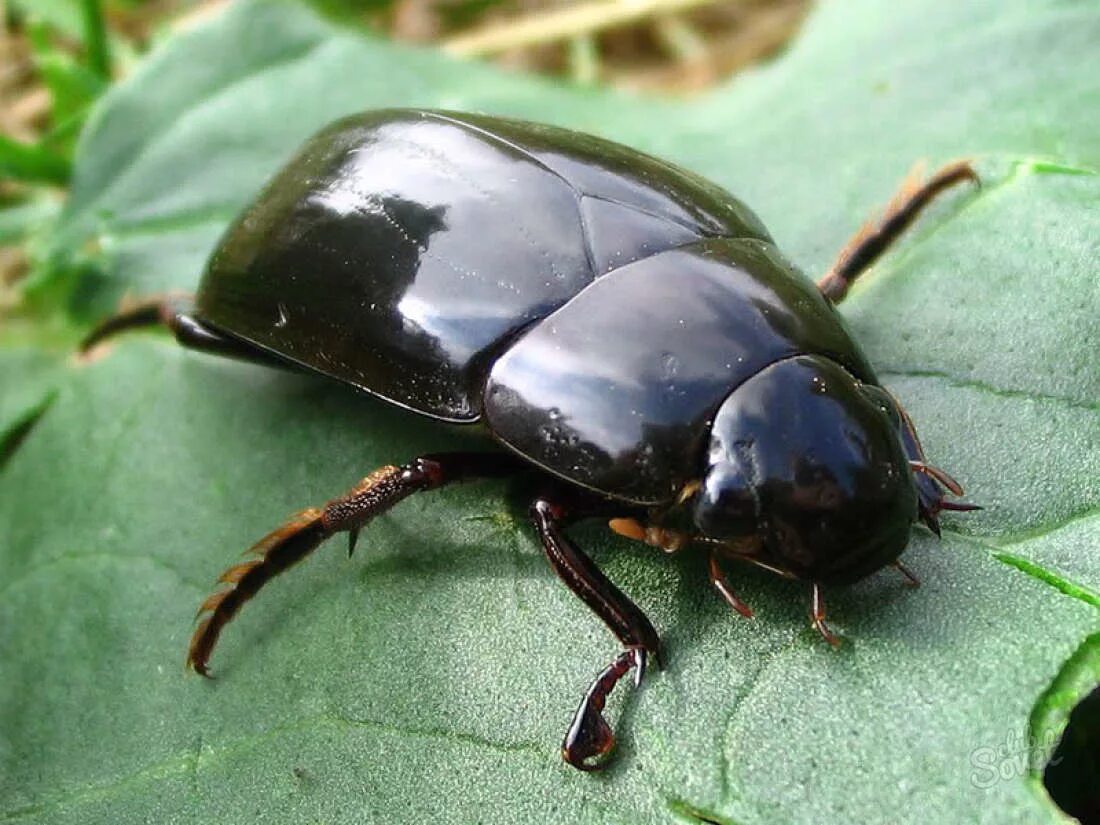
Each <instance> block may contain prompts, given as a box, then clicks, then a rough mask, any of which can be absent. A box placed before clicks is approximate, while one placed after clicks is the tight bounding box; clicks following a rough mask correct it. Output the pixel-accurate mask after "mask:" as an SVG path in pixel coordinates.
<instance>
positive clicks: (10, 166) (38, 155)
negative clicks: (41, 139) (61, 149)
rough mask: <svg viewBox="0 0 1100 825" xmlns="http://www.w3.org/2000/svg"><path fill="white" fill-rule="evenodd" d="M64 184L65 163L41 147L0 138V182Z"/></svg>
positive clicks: (61, 156) (49, 150)
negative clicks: (5, 180)
mask: <svg viewBox="0 0 1100 825" xmlns="http://www.w3.org/2000/svg"><path fill="white" fill-rule="evenodd" d="M5 178H9V179H12V180H17V181H23V182H26V183H65V182H66V181H67V180H68V179H69V161H68V159H67V158H66V157H65V156H64V155H60V154H58V153H57V152H56V151H55V150H53V149H51V148H50V147H49V146H47V145H45V144H43V143H23V142H22V141H18V140H13V139H11V138H10V137H8V136H7V135H0V180H3V179H5Z"/></svg>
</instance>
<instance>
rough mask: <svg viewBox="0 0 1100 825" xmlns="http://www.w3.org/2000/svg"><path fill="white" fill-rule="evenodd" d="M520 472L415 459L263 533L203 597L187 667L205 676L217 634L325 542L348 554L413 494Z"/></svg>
mask: <svg viewBox="0 0 1100 825" xmlns="http://www.w3.org/2000/svg"><path fill="white" fill-rule="evenodd" d="M520 468H521V466H520V464H519V462H518V461H517V460H516V459H514V458H512V457H511V456H509V455H505V454H503V453H441V454H438V455H426V456H421V457H419V458H417V459H415V460H414V461H412V462H410V463H409V464H406V465H405V466H403V467H396V466H393V465H390V466H386V467H382V468H380V469H378V470H375V471H374V472H373V473H371V474H370V475H369V476H367V477H366V478H364V479H363V480H362V481H360V482H359V483H358V484H357V485H355V487H353V488H352V489H351V490H349V491H348V492H347V493H345V494H344V495H342V496H340V497H338V498H334V499H333V500H332V501H330V502H328V503H327V504H326V505H325V506H324V507H319V508H318V507H314V508H310V509H308V510H303V511H302V512H301V513H299V514H297V515H296V516H294V517H293V518H291V519H290V520H289V521H288V522H287V523H286V524H284V525H282V526H281V527H279V528H278V529H276V530H273V531H272V532H270V533H268V534H267V535H266V536H264V537H263V538H262V539H260V541H259V542H257V543H256V544H255V545H253V547H252V548H251V549H250V550H249V552H250V553H253V554H255V555H257V556H259V559H258V560H254V561H246V562H241V563H240V564H236V565H234V566H233V567H230V568H229V569H228V570H226V571H225V572H224V573H222V575H221V577H220V578H219V579H218V581H219V582H224V583H226V584H228V585H230V587H229V588H228V589H226V590H221V591H218V592H217V593H214V594H212V595H210V596H209V597H207V599H206V601H204V602H203V603H202V604H201V605H200V606H199V615H200V616H201V615H202V614H203V613H206V612H209V614H210V615H208V616H207V617H206V618H204V619H203V620H202V621H201V622H200V623H199V625H198V627H197V628H196V629H195V633H194V635H193V636H192V637H191V644H190V646H189V647H188V650H187V665H188V666H189V667H191V668H193V669H194V670H195V671H196V672H197V673H200V674H202V675H203V676H209V675H210V674H209V672H208V668H207V662H208V661H209V659H210V655H211V654H212V653H213V652H214V647H215V645H216V644H217V643H218V637H219V636H220V635H221V632H222V629H223V628H224V627H225V626H226V625H227V624H228V623H229V622H230V621H231V620H232V619H233V617H234V616H236V615H237V612H238V611H239V610H240V609H241V607H243V606H244V603H245V602H247V601H248V600H249V599H251V598H252V597H253V596H255V595H256V593H257V592H259V590H260V588H262V587H263V586H264V585H265V584H267V583H268V582H269V581H271V579H273V578H275V576H277V575H279V574H280V573H282V572H283V571H284V570H286V569H287V568H289V567H291V566H292V565H294V564H297V563H298V562H299V561H301V560H302V559H304V558H305V557H306V556H308V555H309V554H310V553H312V552H313V551H314V550H315V549H317V547H318V546H320V544H321V543H322V542H323V541H324V540H325V539H327V538H329V537H331V536H333V535H335V534H336V533H342V532H346V533H348V536H349V542H348V544H349V554H350V549H351V548H354V544H355V538H356V536H357V535H358V533H359V530H361V529H362V528H363V527H364V526H366V524H367V523H368V522H370V520H371V519H373V518H374V517H375V516H378V515H380V514H382V513H384V512H386V511H387V510H389V509H390V508H392V507H393V506H394V505H395V504H397V503H398V502H400V501H402V500H404V499H405V498H408V497H409V496H410V495H412V494H413V493H418V492H422V491H425V490H434V489H437V488H439V487H442V486H443V485H445V484H449V483H451V482H455V481H462V480H464V479H469V478H492V477H501V476H508V475H512V474H514V473H516V472H517V471H518V470H519V469H520Z"/></svg>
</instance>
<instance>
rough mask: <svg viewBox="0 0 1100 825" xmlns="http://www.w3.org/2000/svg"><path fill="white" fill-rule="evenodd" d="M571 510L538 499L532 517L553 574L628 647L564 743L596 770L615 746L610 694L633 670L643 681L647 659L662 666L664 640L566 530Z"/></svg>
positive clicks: (565, 752) (576, 761)
mask: <svg viewBox="0 0 1100 825" xmlns="http://www.w3.org/2000/svg"><path fill="white" fill-rule="evenodd" d="M570 515H573V516H577V515H580V514H578V513H572V514H571V513H570V512H569V511H568V509H567V508H566V507H565V506H564V505H563V504H561V503H559V502H557V501H551V500H549V499H547V498H538V499H536V500H535V502H534V504H533V505H532V506H531V518H532V520H533V521H534V523H535V528H536V530H538V534H539V538H540V539H541V540H542V546H543V549H544V550H545V551H546V557H547V559H549V561H550V564H551V566H552V567H553V568H554V572H555V573H557V574H558V576H559V577H560V578H561V580H562V581H563V582H565V584H566V586H567V587H568V588H569V589H570V590H572V591H573V592H574V593H575V594H576V595H577V596H579V597H580V598H581V600H582V601H584V603H585V604H587V605H588V607H589V608H591V610H592V612H594V613H595V614H596V615H597V616H599V617H600V618H601V619H602V620H603V622H604V624H606V625H607V626H608V628H610V630H611V632H612V633H614V634H615V635H616V636H617V637H618V639H619V641H620V642H622V643H623V646H624V647H625V648H626V650H625V651H623V652H622V653H621V654H619V656H618V657H617V658H616V659H615V660H614V661H613V662H612V663H611V664H610V665H608V667H607V668H605V669H604V670H603V671H602V672H601V673H600V674H599V676H597V677H596V679H595V681H593V682H592V685H591V687H590V688H589V689H588V692H587V693H586V694H585V696H584V698H583V699H582V700H581V703H580V706H579V707H578V708H577V712H576V714H575V715H574V717H573V723H572V724H571V725H570V726H569V730H568V732H567V733H566V735H565V740H564V741H563V742H562V749H561V752H562V758H563V759H564V760H565V761H566V762H568V763H569V764H570V765H572V766H573V767H575V768H580V769H581V770H586V771H587V770H595V769H598V768H600V767H602V766H603V757H605V756H606V755H607V754H608V753H610V751H611V749H612V748H613V747H614V745H615V735H614V733H613V732H612V730H611V726H610V725H608V723H607V720H606V719H604V718H603V708H604V704H605V702H606V701H607V697H608V695H609V694H610V693H611V691H612V689H614V687H615V685H616V684H618V682H619V680H620V679H622V677H623V676H625V675H626V674H627V673H628V672H629V671H630V670H631V668H634V669H635V679H634V681H635V684H636V685H637V684H638V683H640V682H641V678H642V675H643V674H644V672H645V666H646V661H647V657H648V656H650V655H652V656H653V657H654V658H655V659H656V661H657V664H658V666H660V649H659V645H660V640H659V638H658V636H657V631H656V630H654V629H653V625H652V624H651V623H650V621H649V619H648V618H646V615H645V614H644V613H643V612H642V611H641V609H639V608H638V606H637V605H635V604H634V602H632V601H631V600H630V599H629V598H628V597H627V596H626V595H625V594H624V593H623V592H622V591H621V590H619V588H617V587H616V586H615V585H614V584H613V583H612V582H611V580H610V579H608V578H607V576H605V575H604V574H603V573H602V572H601V571H600V569H599V568H598V567H597V566H596V565H595V563H594V562H593V561H592V560H591V559H590V558H588V556H587V555H585V553H584V552H583V551H582V550H581V549H580V548H579V547H577V546H576V545H575V544H574V543H573V542H572V541H570V540H569V538H568V536H566V535H565V533H564V532H563V531H562V523H563V522H564V521H565V520H566V519H567V518H568V517H569V516H570Z"/></svg>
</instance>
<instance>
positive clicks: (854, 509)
mask: <svg viewBox="0 0 1100 825" xmlns="http://www.w3.org/2000/svg"><path fill="white" fill-rule="evenodd" d="M899 420H900V419H899V414H898V411H897V409H896V407H895V406H894V403H893V401H892V399H891V398H890V396H889V395H887V394H886V393H885V392H883V391H882V390H880V389H879V388H878V387H874V386H871V385H865V384H863V383H861V382H860V381H858V380H857V379H856V378H855V377H853V376H852V375H851V373H849V372H848V371H847V370H845V369H844V368H843V367H841V366H840V365H839V364H837V363H836V362H834V361H832V360H830V359H828V358H825V357H822V356H817V355H803V356H797V357H793V358H788V359H786V360H783V361H779V362H777V363H775V364H772V365H771V366H769V367H767V368H765V369H763V370H761V371H760V372H759V373H757V374H756V375H755V376H753V377H752V378H750V379H749V380H748V381H746V382H745V383H744V384H742V385H741V386H740V387H738V388H737V389H736V390H734V391H733V392H732V393H731V394H730V395H729V396H728V397H727V398H726V400H725V401H724V402H723V403H722V406H721V407H720V408H719V410H718V414H717V415H716V417H715V419H714V424H713V426H712V428H711V442H710V451H709V456H708V462H707V470H706V474H705V476H704V478H703V483H702V488H701V490H700V491H699V493H698V495H697V497H696V502H695V511H694V518H695V523H696V526H697V527H698V528H699V529H700V530H701V531H702V532H703V533H704V534H705V535H706V536H707V537H708V538H711V539H715V540H718V541H721V542H723V543H728V544H729V546H730V547H731V548H732V549H733V551H734V552H735V553H738V554H741V555H744V556H746V557H748V558H750V559H751V560H754V561H756V562H758V563H761V564H763V565H765V566H768V567H772V568H775V569H778V570H780V571H785V572H788V573H790V574H793V575H794V576H797V577H799V578H806V579H813V580H815V581H821V582H846V581H855V580H856V579H859V578H862V577H863V576H866V575H868V574H869V573H871V572H873V571H875V570H877V569H879V568H880V567H882V566H884V565H886V564H888V563H890V562H892V561H893V560H894V559H896V558H897V557H898V556H899V555H900V554H901V552H902V551H903V550H904V549H905V545H906V544H907V542H908V540H909V528H910V525H911V524H912V523H913V521H914V519H915V518H916V516H917V491H916V487H915V484H914V481H913V475H912V472H911V471H910V469H909V463H908V459H907V456H906V454H905V450H904V447H903V445H902V442H901V439H900V437H899Z"/></svg>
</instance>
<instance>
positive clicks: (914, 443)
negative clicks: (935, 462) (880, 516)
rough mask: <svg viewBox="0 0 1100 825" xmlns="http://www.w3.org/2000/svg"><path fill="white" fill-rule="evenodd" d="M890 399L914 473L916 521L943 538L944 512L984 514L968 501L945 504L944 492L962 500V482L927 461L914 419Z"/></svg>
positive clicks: (979, 508)
mask: <svg viewBox="0 0 1100 825" xmlns="http://www.w3.org/2000/svg"><path fill="white" fill-rule="evenodd" d="M890 397H891V398H892V399H893V401H894V406H895V407H897V410H898V414H899V415H900V416H901V442H902V446H903V447H904V448H905V453H906V455H907V456H908V457H909V469H910V470H911V471H912V472H913V480H914V481H915V482H916V485H917V518H918V519H919V520H920V521H922V522H923V523H924V524H925V526H927V527H928V529H929V530H931V531H932V532H933V533H935V534H936V535H937V536H938V535H939V534H940V520H939V514H940V512H941V511H943V510H954V511H958V512H967V511H970V510H981V509H982V508H981V507H980V506H979V505H977V504H971V503H970V502H967V501H945V500H944V497H943V490H944V489H946V490H948V491H949V492H950V493H952V494H954V495H957V496H961V495H963V488H962V486H961V485H960V484H959V482H957V481H955V479H953V478H952V477H951V476H950V475H948V474H947V473H945V472H944V471H943V470H941V469H939V468H938V467H933V466H931V465H930V464H928V463H927V462H926V461H925V458H924V447H922V446H921V443H920V439H919V438H918V437H917V428H916V427H915V426H914V425H913V419H912V418H910V417H909V413H908V412H906V411H905V407H903V406H902V405H901V404H900V403H899V402H898V399H897V398H895V397H894V396H893V395H890Z"/></svg>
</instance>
